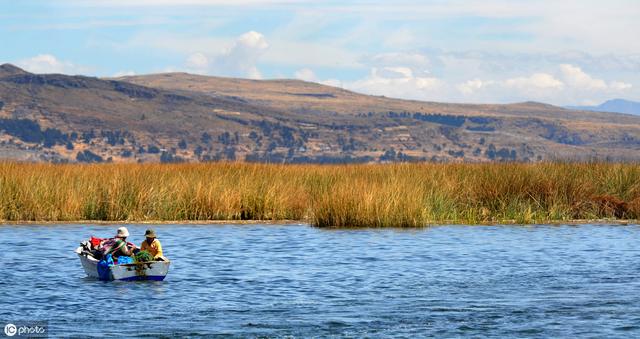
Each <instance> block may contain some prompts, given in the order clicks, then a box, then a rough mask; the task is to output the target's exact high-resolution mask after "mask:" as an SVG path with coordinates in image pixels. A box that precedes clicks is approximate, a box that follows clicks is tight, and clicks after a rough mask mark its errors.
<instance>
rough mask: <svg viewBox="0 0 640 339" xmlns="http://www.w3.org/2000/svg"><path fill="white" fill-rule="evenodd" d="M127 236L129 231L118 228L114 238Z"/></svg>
mask: <svg viewBox="0 0 640 339" xmlns="http://www.w3.org/2000/svg"><path fill="white" fill-rule="evenodd" d="M128 236H129V230H127V228H126V227H120V228H118V233H117V234H116V238H126V237H128Z"/></svg>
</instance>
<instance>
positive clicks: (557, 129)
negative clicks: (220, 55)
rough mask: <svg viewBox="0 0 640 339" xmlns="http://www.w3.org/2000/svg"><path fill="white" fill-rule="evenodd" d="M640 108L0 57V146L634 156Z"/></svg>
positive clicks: (50, 151) (317, 156) (154, 156)
mask: <svg viewBox="0 0 640 339" xmlns="http://www.w3.org/2000/svg"><path fill="white" fill-rule="evenodd" d="M638 150H640V117H637V116H632V115H625V114H617V113H610V112H593V111H589V110H575V109H566V108H562V107H557V106H552V105H547V104H543V103H536V102H524V103H515V104H495V105H493V104H491V105H486V104H485V105H476V104H452V103H439V102H423V101H412V100H400V99H393V98H387V97H383V96H370V95H364V94H359V93H355V92H351V91H347V90H344V89H340V88H335V87H330V86H325V85H321V84H317V83H312V82H305V81H300V80H247V79H235V78H221V77H211V76H201V75H193V74H187V73H163V74H151V75H141V76H127V77H119V78H96V77H87V76H70V75H62V74H33V73H29V72H26V71H24V70H22V69H20V68H18V67H15V66H13V65H10V64H4V65H0V158H2V159H12V160H22V161H51V162H109V161H112V162H158V161H161V162H177V161H189V162H194V161H217V160H242V161H261V162H279V163H282V162H286V163H351V162H366V163H369V162H390V161H425V160H427V161H471V162H484V161H541V160H557V159H570V160H586V159H607V160H638V159H639V158H640V152H638Z"/></svg>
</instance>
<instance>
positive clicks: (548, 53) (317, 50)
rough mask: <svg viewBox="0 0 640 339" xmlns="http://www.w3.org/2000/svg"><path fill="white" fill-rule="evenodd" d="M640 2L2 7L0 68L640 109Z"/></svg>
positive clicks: (305, 0) (93, 2)
mask: <svg viewBox="0 0 640 339" xmlns="http://www.w3.org/2000/svg"><path fill="white" fill-rule="evenodd" d="M638 18H640V1H638V0H608V1H602V0H596V1H593V0H562V1H558V0H538V1H536V0H530V1H525V0H509V1H507V0H482V1H473V0H447V1H444V0H423V1H410V0H397V1H380V0H342V1H333V0H330V1H309V0H112V1H104V0H103V1H98V0H56V1H45V0H21V1H1V2H0V63H5V62H8V63H13V64H15V65H17V66H20V67H22V68H24V69H26V70H28V71H31V72H35V73H64V74H83V75H90V76H100V77H111V76H122V75H134V74H148V73H158V72H177V71H180V72H190V73H197V74H204V75H216V76H229V77H242V78H253V79H279V78H295V79H301V80H306V81H313V82H318V83H322V84H327V85H331V86H337V87H342V88H345V89H349V90H353V91H357V92H361V93H366V94H374V95H385V96H388V97H399V98H406V99H417V100H426V101H440V102H468V103H510V102H522V101H540V102H546V103H551V104H555V105H593V104H598V103H601V102H603V101H605V100H608V99H612V98H626V99H629V100H638V101H640V42H638V39H637V35H638V33H639V32H640V20H638Z"/></svg>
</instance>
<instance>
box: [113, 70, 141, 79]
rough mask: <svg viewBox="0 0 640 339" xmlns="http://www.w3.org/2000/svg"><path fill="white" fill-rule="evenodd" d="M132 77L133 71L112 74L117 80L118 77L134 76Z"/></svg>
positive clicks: (134, 73)
mask: <svg viewBox="0 0 640 339" xmlns="http://www.w3.org/2000/svg"><path fill="white" fill-rule="evenodd" d="M134 75H136V72H134V71H119V72H116V73H115V74H113V77H114V78H119V77H127V76H134Z"/></svg>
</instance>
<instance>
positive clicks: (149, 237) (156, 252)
mask: <svg viewBox="0 0 640 339" xmlns="http://www.w3.org/2000/svg"><path fill="white" fill-rule="evenodd" d="M144 236H145V238H146V239H145V240H144V241H143V242H142V244H141V245H140V250H141V251H148V252H149V254H151V255H152V256H153V259H154V260H157V259H161V258H162V245H161V244H160V240H158V239H157V238H156V232H155V231H154V230H152V229H148V230H147V231H146V232H144Z"/></svg>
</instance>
